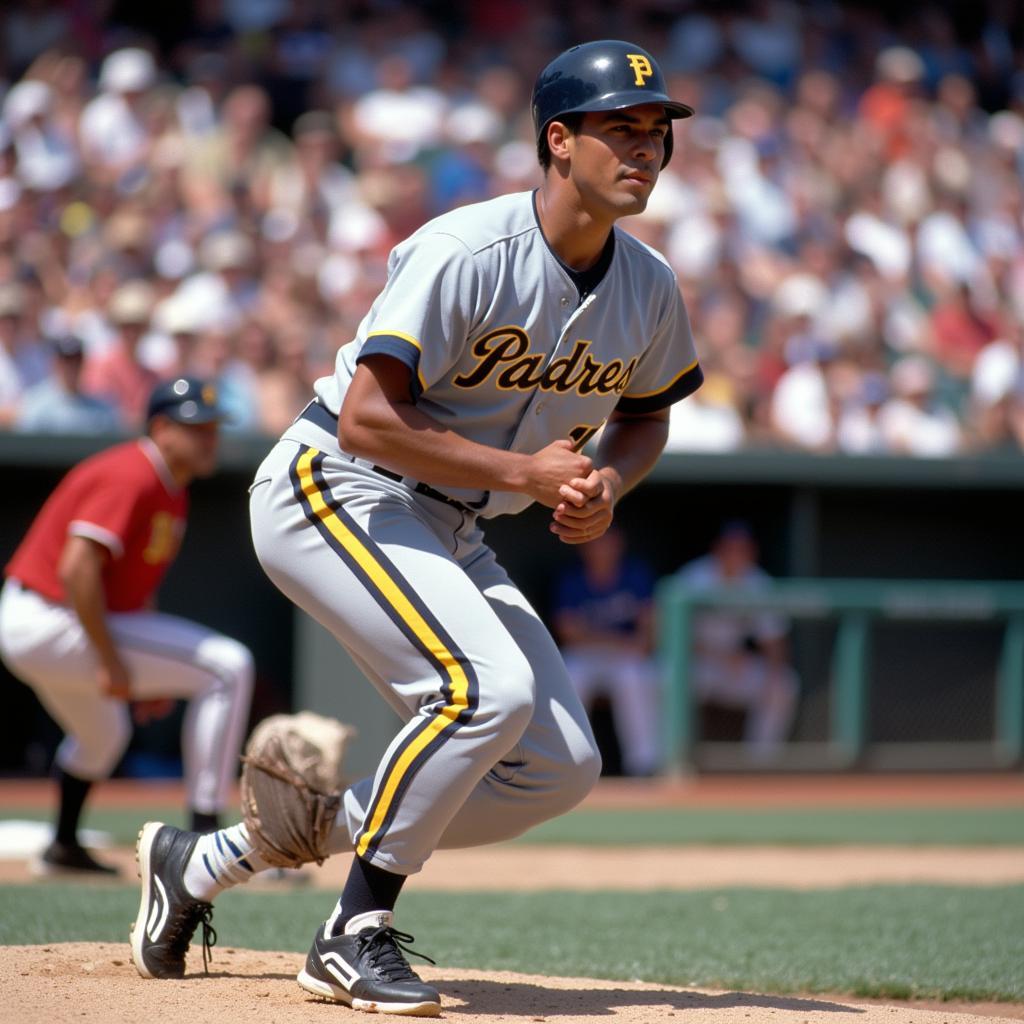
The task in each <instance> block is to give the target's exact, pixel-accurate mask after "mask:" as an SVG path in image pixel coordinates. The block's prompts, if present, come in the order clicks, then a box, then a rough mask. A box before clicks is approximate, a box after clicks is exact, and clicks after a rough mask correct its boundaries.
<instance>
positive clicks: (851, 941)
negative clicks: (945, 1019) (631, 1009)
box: [0, 884, 1024, 1001]
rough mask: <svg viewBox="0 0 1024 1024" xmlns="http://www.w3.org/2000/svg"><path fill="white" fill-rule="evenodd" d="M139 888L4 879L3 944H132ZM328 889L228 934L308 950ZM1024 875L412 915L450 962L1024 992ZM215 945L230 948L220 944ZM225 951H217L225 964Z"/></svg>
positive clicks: (243, 912) (729, 984) (431, 949)
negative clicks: (976, 882)
mask: <svg viewBox="0 0 1024 1024" xmlns="http://www.w3.org/2000/svg"><path fill="white" fill-rule="evenodd" d="M136 900H137V896H136V890H135V888H134V887H128V886H105V887H102V888H101V887H98V886H96V887H87V886H80V885H58V884H49V885H45V886H40V885H36V886H4V887H0V906H2V907H3V913H2V914H0V943H3V944H11V943H46V942H55V941H76V940H106V941H119V940H126V938H127V934H128V924H129V922H130V921H131V920H132V919H133V918H134V916H135V910H136ZM330 906H331V897H330V896H329V895H327V894H325V893H323V892H308V891H302V890H299V891H295V890H293V891H290V892H266V891H264V892H247V891H244V890H235V891H233V892H231V893H228V894H226V895H225V896H224V897H223V898H222V899H221V900H220V901H219V903H218V906H217V914H216V920H215V924H216V926H217V931H218V933H219V937H220V944H221V945H222V946H245V947H249V948H257V949H284V950H292V951H294V952H296V953H304V952H305V950H306V949H307V948H308V945H309V941H310V937H311V935H312V931H313V928H314V927H315V925H316V922H318V921H319V920H322V919H323V917H324V916H325V915H326V914H327V913H328V911H329V909H330ZM1021 921H1024V886H1003V887H993V888H960V887H944V886H873V887H866V888H850V889H836V890H828V891H818V892H779V891H776V890H760V889H719V890H713V891H705V892H657V893H623V892H609V893H602V894H601V895H600V896H595V895H594V894H592V893H567V892H559V893H551V892H545V893H517V894H509V893H488V894H487V895H486V896H483V895H480V894H468V893H451V894H445V895H442V894H438V893H429V892H423V893H419V892H416V891H415V890H411V891H409V892H408V893H406V894H405V895H404V896H403V897H402V905H401V918H400V925H401V927H402V928H403V929H407V930H409V931H411V932H412V933H413V934H415V935H416V936H417V943H416V945H417V947H419V948H421V949H423V950H424V952H427V953H429V954H431V955H432V956H435V957H436V958H437V959H438V962H439V963H440V964H441V965H442V966H444V965H448V966H452V967H475V968H481V969H506V970H514V971H523V972H527V973H536V974H547V975H552V974H560V975H578V976H584V977H601V978H619V979H631V978H636V979H640V980H644V981H649V982H654V983H661V984H674V985H683V986H701V987H705V986H706V987H714V988H725V989H740V990H746V991H759V992H766V993H794V992H806V993H814V992H837V993H849V994H852V995H861V996H880V997H886V998H897V999H899V998H910V997H917V998H937V999H969V1000H981V999H986V1000H989V999H991V1000H1012V1001H1024V929H1022V928H1021ZM214 956H215V957H216V952H215V953H214ZM215 962H216V961H215Z"/></svg>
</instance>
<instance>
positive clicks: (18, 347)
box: [0, 281, 46, 428]
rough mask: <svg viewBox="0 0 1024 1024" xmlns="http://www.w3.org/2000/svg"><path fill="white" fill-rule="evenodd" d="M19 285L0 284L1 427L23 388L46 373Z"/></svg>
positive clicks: (14, 409)
mask: <svg viewBox="0 0 1024 1024" xmlns="http://www.w3.org/2000/svg"><path fill="white" fill-rule="evenodd" d="M25 312H26V296H25V289H24V287H22V285H20V284H17V283H15V282H13V281H12V282H9V283H7V284H0V427H8V428H9V427H10V426H12V424H13V423H14V420H15V417H16V415H17V408H18V402H19V400H20V399H21V396H22V394H23V392H24V391H25V390H26V389H27V388H28V387H31V385H33V384H35V383H36V382H37V381H39V380H41V379H42V378H43V377H44V376H45V374H46V359H45V356H44V354H43V352H42V348H41V346H40V345H39V344H38V342H37V340H36V339H35V337H34V336H33V335H32V333H31V332H30V331H29V330H28V327H29V325H28V324H27V322H26V317H25Z"/></svg>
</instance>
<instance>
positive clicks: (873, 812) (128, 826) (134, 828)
mask: <svg viewBox="0 0 1024 1024" xmlns="http://www.w3.org/2000/svg"><path fill="white" fill-rule="evenodd" d="M51 813H52V812H51V811H50V810H49V809H39V810H25V809H22V808H17V809H15V808H11V807H2V806H0V818H32V819H37V820H38V819H44V820H48V819H49V818H50V816H51ZM151 818H159V819H160V820H161V821H167V822H169V823H170V824H173V825H178V826H181V825H182V824H183V821H184V817H183V815H182V813H181V812H180V811H179V810H178V809H169V808H166V807H148V808H147V807H145V806H140V807H135V808H116V809H114V808H110V809H107V808H96V809H93V810H90V811H89V812H88V814H87V816H86V819H85V826H86V827H87V828H98V829H102V830H103V831H107V832H110V833H111V834H112V835H113V837H114V840H115V842H118V843H122V844H127V843H132V842H134V841H135V836H136V833H137V832H138V830H139V826H140V825H141V824H142V823H143V822H144V821H148V820H149V819H151ZM517 842H520V843H583V844H585V845H595V846H612V845H622V844H646V845H679V844H693V843H727V844H730V845H738V844H750V843H770V844H784V845H813V844H840V843H897V844H900V843H907V844H920V845H942V846H965V845H1003V846H1007V845H1011V846H1012V845H1024V808H1017V807H958V808H947V807H942V808H940V807H896V808H859V807H800V808H785V809H783V808H779V809H762V808H756V809H755V808H728V809H707V808H693V809H690V808H668V809H666V808H650V807H642V808H637V809H636V810H606V809H600V810H597V809H595V810H591V809H582V810H578V811H573V812H572V813H570V814H566V815H564V816H563V817H561V818H556V819H555V820H553V821H549V822H546V823H545V824H543V825H541V826H539V827H538V828H535V829H533V830H532V831H531V832H529V833H528V834H527V835H526V836H524V837H523V838H522V839H519V840H517Z"/></svg>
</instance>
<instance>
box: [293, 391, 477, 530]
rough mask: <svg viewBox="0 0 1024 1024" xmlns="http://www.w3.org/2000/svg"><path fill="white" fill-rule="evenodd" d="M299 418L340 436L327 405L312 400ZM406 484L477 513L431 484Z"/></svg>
mask: <svg viewBox="0 0 1024 1024" xmlns="http://www.w3.org/2000/svg"><path fill="white" fill-rule="evenodd" d="M299 419H300V420H309V422H310V423H315V424H316V425H317V426H318V427H320V428H321V429H323V430H326V431H329V432H330V433H331V434H332V435H333V436H334V437H337V436H338V417H337V416H335V415H334V413H333V412H331V410H330V409H328V408H327V406H326V405H321V404H320V403H319V402H310V403H309V405H307V406H306V408H305V409H303V410H302V412H301V413H300V414H299ZM360 465H365V466H366V468H367V469H372V470H373V471H374V473H379V474H380V475H381V476H386V477H387V478H388V479H389V480H396V481H398V482H399V483H402V482H404V481H405V477H404V476H402V474H401V473H395V472H394V471H393V470H390V469H386V468H385V467H384V466H375V465H372V464H369V463H360ZM405 486H406V487H408V488H409V489H410V490H413V491H415V492H416V493H417V494H422V495H423V496H424V497H427V498H433V499H434V501H443V502H444V503H445V504H446V505H451V507H452V508H456V509H458V510H459V511H460V512H464V513H467V514H468V515H475V514H476V513H475V511H474V510H473V509H471V508H470V507H469V506H468V505H463V503H462V502H461V501H456V500H455V499H454V498H449V497H448V495H447V494H443V493H442V492H441V491H438V490H435V489H434V488H433V487H431V486H430V484H425V483H414V482H413V481H411V480H410V481H409V482H407V483H406V484H405Z"/></svg>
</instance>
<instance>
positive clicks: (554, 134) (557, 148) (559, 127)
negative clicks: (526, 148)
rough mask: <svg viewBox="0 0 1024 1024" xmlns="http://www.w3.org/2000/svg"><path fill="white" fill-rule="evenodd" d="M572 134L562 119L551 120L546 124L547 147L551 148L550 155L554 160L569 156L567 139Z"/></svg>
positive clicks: (564, 158)
mask: <svg viewBox="0 0 1024 1024" xmlns="http://www.w3.org/2000/svg"><path fill="white" fill-rule="evenodd" d="M572 136H573V132H572V131H571V130H570V129H569V126H568V125H566V124H565V123H563V122H562V121H558V120H555V121H552V122H551V123H550V124H549V125H548V149H550V150H551V156H552V157H553V158H554V159H556V160H567V159H568V158H569V151H570V145H569V139H571V138H572Z"/></svg>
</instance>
